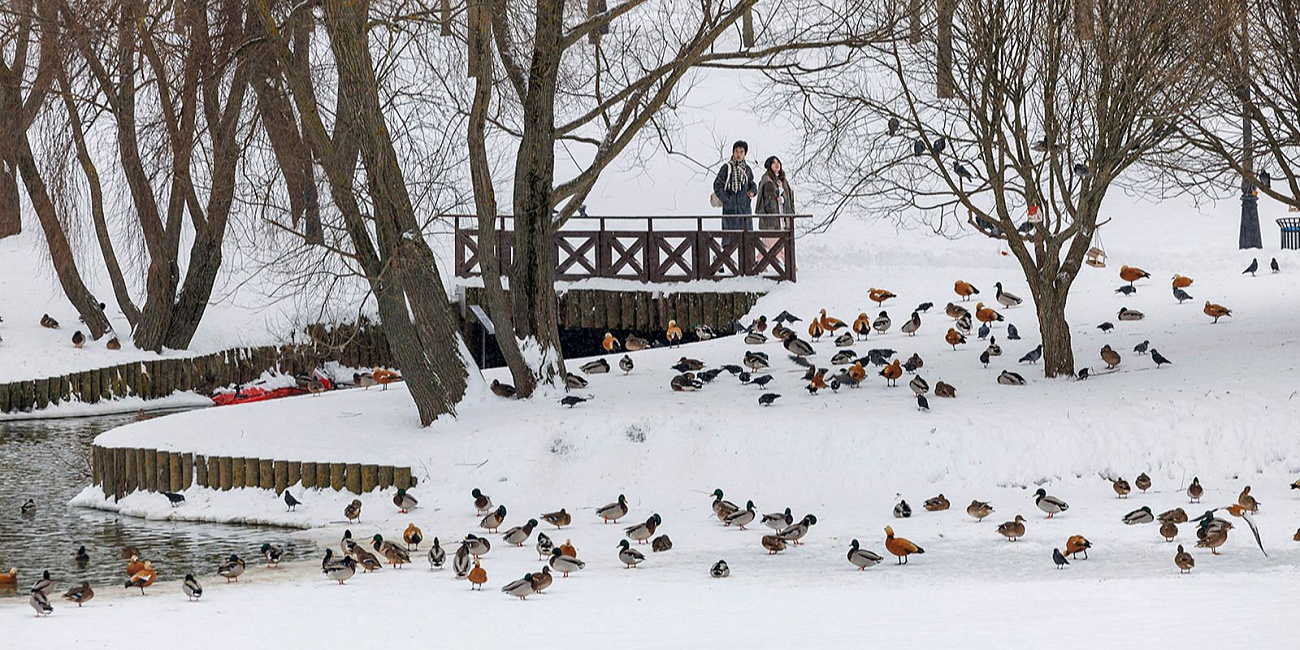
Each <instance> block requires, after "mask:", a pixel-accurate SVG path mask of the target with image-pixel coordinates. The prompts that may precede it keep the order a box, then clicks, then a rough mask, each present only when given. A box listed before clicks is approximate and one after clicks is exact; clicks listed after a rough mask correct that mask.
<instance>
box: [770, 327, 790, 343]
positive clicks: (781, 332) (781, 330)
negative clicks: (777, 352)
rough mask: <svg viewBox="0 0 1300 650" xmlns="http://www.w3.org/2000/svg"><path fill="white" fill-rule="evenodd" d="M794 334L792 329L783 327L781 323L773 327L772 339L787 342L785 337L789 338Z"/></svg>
mask: <svg viewBox="0 0 1300 650" xmlns="http://www.w3.org/2000/svg"><path fill="white" fill-rule="evenodd" d="M794 333H795V332H794V330H792V329H790V328H788V327H786V326H784V325H782V324H780V323H777V324H776V325H773V326H772V338H775V339H777V340H781V341H784V340H785V337H787V336H789V335H791V334H794Z"/></svg>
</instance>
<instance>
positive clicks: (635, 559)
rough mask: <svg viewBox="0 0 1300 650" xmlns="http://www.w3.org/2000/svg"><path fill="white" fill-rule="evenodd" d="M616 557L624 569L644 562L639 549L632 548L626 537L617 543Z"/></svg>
mask: <svg viewBox="0 0 1300 650" xmlns="http://www.w3.org/2000/svg"><path fill="white" fill-rule="evenodd" d="M618 559H619V561H620V562H622V563H623V568H624V569H631V568H633V567H635V566H636V565H638V564H640V563H642V562H645V556H644V555H642V554H641V551H638V550H636V549H634V548H632V545H631V544H630V543H628V541H627V540H626V539H625V540H622V541H620V542H619V543H618Z"/></svg>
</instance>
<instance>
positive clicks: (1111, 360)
mask: <svg viewBox="0 0 1300 650" xmlns="http://www.w3.org/2000/svg"><path fill="white" fill-rule="evenodd" d="M1101 360H1102V361H1105V362H1106V369H1107V370H1114V369H1115V366H1118V365H1119V363H1120V356H1119V353H1118V352H1116V351H1114V350H1112V349H1111V347H1110V345H1104V346H1102V348H1101Z"/></svg>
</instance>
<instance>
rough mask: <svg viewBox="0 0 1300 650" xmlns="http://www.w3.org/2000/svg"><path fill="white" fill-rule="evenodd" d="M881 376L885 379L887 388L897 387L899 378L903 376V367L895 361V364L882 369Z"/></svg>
mask: <svg viewBox="0 0 1300 650" xmlns="http://www.w3.org/2000/svg"><path fill="white" fill-rule="evenodd" d="M879 374H880V376H881V377H884V378H885V385H886V386H897V385H898V378H899V377H902V376H903V366H902V364H900V363H899V362H898V359H894V361H893V363H890V364H889V365H887V366H885V367H884V368H881V369H880V373H879Z"/></svg>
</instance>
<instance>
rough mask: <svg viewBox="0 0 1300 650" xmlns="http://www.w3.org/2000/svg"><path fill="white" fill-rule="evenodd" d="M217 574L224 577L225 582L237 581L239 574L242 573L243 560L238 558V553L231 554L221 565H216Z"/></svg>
mask: <svg viewBox="0 0 1300 650" xmlns="http://www.w3.org/2000/svg"><path fill="white" fill-rule="evenodd" d="M217 575H219V576H221V577H223V578H225V579H226V582H230V581H231V580H234V581H235V582H239V576H241V575H244V561H243V560H241V559H239V556H238V555H231V556H230V557H229V558H228V559H227V560H226V561H225V562H224V563H222V565H221V566H219V567H217Z"/></svg>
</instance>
